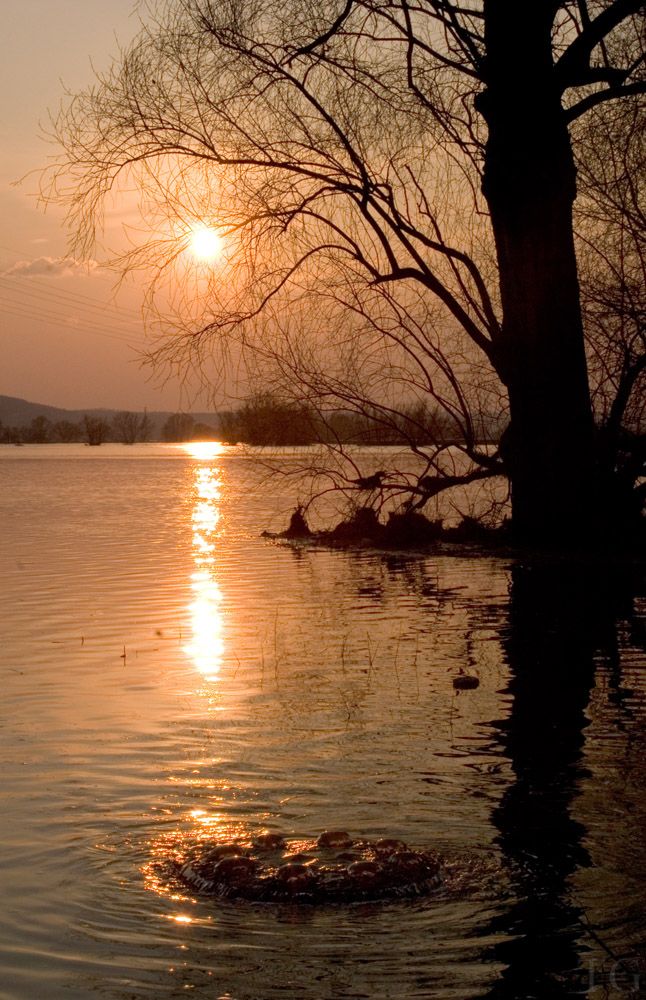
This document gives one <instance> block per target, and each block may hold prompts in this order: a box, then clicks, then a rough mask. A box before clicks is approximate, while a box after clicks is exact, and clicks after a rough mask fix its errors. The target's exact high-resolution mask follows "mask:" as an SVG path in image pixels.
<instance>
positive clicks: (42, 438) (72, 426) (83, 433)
mask: <svg viewBox="0 0 646 1000" xmlns="http://www.w3.org/2000/svg"><path fill="white" fill-rule="evenodd" d="M149 438H150V420H149V418H148V414H147V413H146V412H145V411H144V412H143V413H128V412H122V413H117V414H115V416H114V417H113V418H112V420H106V419H105V418H104V417H100V416H96V415H93V414H88V413H86V414H84V416H83V417H82V418H81V420H79V421H76V422H75V421H72V420H55V421H54V420H49V418H48V417H45V416H42V415H40V416H37V417H34V418H33V420H32V421H31V423H29V424H27V425H26V426H22V427H15V426H12V427H6V426H3V424H2V422H1V421H0V443H2V444H72V443H74V442H84V443H85V444H89V445H94V446H96V445H100V444H103V443H104V442H105V441H117V442H120V443H121V444H136V443H137V442H138V441H148V440H149Z"/></svg>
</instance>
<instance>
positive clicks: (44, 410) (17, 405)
mask: <svg viewBox="0 0 646 1000" xmlns="http://www.w3.org/2000/svg"><path fill="white" fill-rule="evenodd" d="M120 412H122V411H120V410H104V409H85V410H65V409H62V408H61V407H59V406H48V405H47V404H46V403H32V402H30V401H29V400H27V399H18V398H17V397H16V396H2V395H0V423H1V424H2V426H3V427H29V425H30V423H31V422H32V420H33V419H34V418H35V417H46V418H47V420H50V421H51V422H52V423H56V422H57V421H59V420H69V421H70V422H71V423H74V424H75V423H78V422H79V420H82V419H83V417H84V416H85V415H86V414H87V415H88V416H92V417H101V418H102V419H104V420H108V421H111V420H112V418H113V417H114V416H115V414H116V413H120ZM138 412H143V411H138ZM172 413H173V411H171V410H149V411H148V418H149V420H150V425H151V437H152V438H153V439H155V438H160V437H161V429H162V427H163V426H164V424H165V423H166V421H167V420H168V418H169V417H170V416H172ZM191 416H192V417H193V419H194V421H195V422H196V423H202V424H210V425H211V426H212V427H218V426H219V424H220V419H219V417H218V415H217V413H191Z"/></svg>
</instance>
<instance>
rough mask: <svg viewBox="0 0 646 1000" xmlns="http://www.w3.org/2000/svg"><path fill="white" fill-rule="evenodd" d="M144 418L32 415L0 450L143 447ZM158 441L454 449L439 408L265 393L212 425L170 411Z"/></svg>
mask: <svg viewBox="0 0 646 1000" xmlns="http://www.w3.org/2000/svg"><path fill="white" fill-rule="evenodd" d="M501 429H502V428H501V426H500V425H499V422H498V421H496V419H495V418H492V419H491V420H490V421H489V425H488V428H487V429H486V434H485V437H486V438H487V440H488V441H490V442H497V441H498V439H499V437H500V431H501ZM152 430H153V429H152V425H151V421H150V418H149V417H148V414H147V413H146V412H145V411H144V412H143V413H133V412H128V411H123V412H120V413H117V414H115V415H114V417H113V418H112V420H107V419H106V418H104V417H101V416H97V415H96V414H87V413H86V414H85V415H84V416H83V417H82V418H81V420H79V421H76V422H74V421H72V420H57V421H52V420H49V419H48V418H47V417H45V416H42V415H40V416H37V417H34V418H33V419H32V421H31V423H29V424H28V425H25V426H21V427H16V426H3V425H2V422H1V421H0V443H2V444H56V443H62V444H70V443H84V444H88V445H92V446H98V445H101V444H103V443H104V442H117V443H119V444H128V445H130V444H137V443H138V442H142V441H149V440H151V439H152V438H153V437H156V435H153V433H152ZM159 437H160V438H161V440H162V441H168V442H177V443H179V442H181V441H199V440H210V439H213V438H217V439H219V440H222V441H224V442H225V443H227V444H238V443H239V444H248V445H252V446H254V447H267V446H277V447H287V446H299V445H310V444H321V443H324V444H330V443H335V442H336V443H338V444H342V445H346V444H354V445H366V446H376V445H382V446H386V445H398V444H405V445H408V446H413V447H416V446H423V445H425V444H428V443H429V442H433V441H435V442H437V441H442V442H443V443H444V444H459V443H461V441H460V440H459V439H458V438H457V437H456V431H455V424H454V423H453V422H452V421H450V420H449V419H448V418H447V416H446V414H445V413H444V412H443V411H442V410H441V409H440V408H439V407H434V406H432V405H430V404H429V403H428V402H419V403H410V404H408V405H406V404H400V405H398V407H397V408H396V409H393V411H392V413H388V412H386V411H385V410H383V409H378V408H374V407H369V406H367V407H366V408H365V409H364V410H363V412H356V411H354V410H352V411H351V410H331V411H330V412H327V413H326V412H322V411H321V410H319V409H316V408H315V407H314V406H308V405H307V404H304V403H300V402H294V401H290V400H283V399H280V398H279V397H277V396H275V395H273V394H271V393H261V394H258V395H255V396H253V397H251V398H250V399H248V400H247V401H246V402H245V403H243V405H242V406H241V407H240V408H239V409H237V410H229V411H223V412H221V413H220V414H218V417H217V424H216V426H212V425H211V424H206V423H203V422H200V421H196V420H195V419H194V418H193V416H192V415H191V414H190V413H173V414H171V415H170V416H169V417H168V418H167V419H166V421H165V422H164V424H163V425H162V427H161V431H160V434H159Z"/></svg>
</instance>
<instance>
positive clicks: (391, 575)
mask: <svg viewBox="0 0 646 1000" xmlns="http://www.w3.org/2000/svg"><path fill="white" fill-rule="evenodd" d="M0 477H1V479H2V490H1V491H0V511H1V526H2V543H1V565H0V569H1V572H2V580H3V589H4V599H3V604H2V618H1V629H2V688H3V700H2V728H1V729H0V738H1V750H0V753H1V761H2V770H1V781H2V834H3V850H2V856H1V858H0V865H1V874H0V879H1V885H2V903H3V905H2V909H1V911H0V976H1V979H0V996H1V997H3V998H21V1000H22V998H41V997H42V998H59V997H60V998H63V997H65V998H70V997H89V996H93V995H95V994H98V995H99V996H104V997H108V998H115V1000H117V998H119V1000H121V998H123V1000H125V998H139V997H142V998H143V997H166V996H168V997H179V996H185V995H192V996H196V997H209V998H214V1000H217V998H227V1000H274V998H287V1000H291V998H294V1000H330V998H360V997H361V998H363V997H367V998H377V1000H381V998H393V1000H395V998H396V1000H409V998H410V1000H412V998H421V997H424V998H428V997H437V998H459V1000H468V998H476V997H501V998H503V997H504V998H510V1000H511V998H523V997H534V996H536V997H553V996H554V997H559V996H562V997H566V996H572V995H579V994H585V995H588V996H593V997H597V996H598V997H601V996H622V995H632V996H636V995H639V994H638V987H639V984H640V983H641V987H639V988H641V989H642V990H643V987H644V983H645V982H646V975H645V973H644V968H643V957H644V916H645V913H644V907H643V899H644V885H645V883H646V877H645V876H646V849H645V847H644V829H645V820H646V805H645V802H646V797H645V795H644V792H645V790H646V788H645V786H646V764H645V754H644V751H645V750H646V745H645V744H646V738H645V735H644V718H645V716H646V678H645V676H644V663H645V657H644V647H645V631H646V627H645V624H644V607H645V602H644V593H645V589H644V586H643V581H640V580H639V579H638V580H637V581H635V580H634V579H633V580H628V581H627V580H625V579H624V578H623V577H621V578H619V577H617V578H615V576H614V575H613V574H611V573H610V572H609V571H605V572H604V573H603V574H595V572H594V571H593V569H592V568H591V567H583V568H581V567H573V566H570V565H567V564H563V565H560V566H558V565H557V566H555V565H534V566H521V565H514V564H512V563H511V562H510V561H509V560H505V559H494V558H480V559H465V558H461V557H459V556H447V555H444V556H441V557H437V556H433V555H417V556H414V555H404V554H397V553H391V554H388V555H380V554H377V553H373V552H367V551H363V552H360V553H350V552H340V551H337V552H331V551H325V550H312V549H307V548H297V549H294V548H290V547H286V546H282V545H279V544H276V543H272V542H268V541H265V540H263V539H261V538H260V537H259V533H260V531H261V530H262V529H263V528H267V527H269V528H274V529H276V528H281V527H283V526H284V524H285V523H286V521H287V518H288V514H289V512H290V510H291V509H292V507H293V505H294V501H295V497H294V496H291V495H290V494H289V492H288V490H289V487H288V486H286V485H285V482H284V481H280V482H279V481H275V482H272V483H270V484H268V483H267V482H266V479H265V478H264V476H263V474H262V473H261V471H260V470H259V469H258V468H257V467H256V466H255V465H254V464H253V463H252V462H250V461H249V459H248V458H246V457H245V456H243V455H240V454H238V453H237V452H236V450H235V449H222V450H221V452H220V453H219V454H218V453H215V454H214V453H209V451H208V449H205V448H202V449H199V448H198V449H196V450H195V453H194V454H193V455H191V454H187V453H186V452H185V451H183V450H182V449H181V448H179V447H176V446H161V445H147V446H135V447H133V448H125V447H119V446H102V447H101V448H100V449H89V448H83V447H80V446H43V447H39V446H27V447H24V448H22V449H16V448H12V447H8V446H6V447H2V448H0ZM461 672H467V673H469V674H472V675H475V676H477V677H478V679H479V686H478V688H477V689H475V690H471V691H456V690H455V689H454V686H453V680H454V679H455V677H456V676H458V675H459V674H460V673H461ZM332 827H333V828H337V829H338V828H341V829H348V830H350V831H351V832H353V833H355V834H357V835H362V836H366V837H373V836H380V835H382V836H384V835H385V836H394V837H399V838H403V839H405V840H406V841H408V842H409V843H410V844H411V845H413V846H418V847H423V848H430V849H434V850H438V851H440V852H441V853H442V855H443V857H444V858H445V878H444V882H443V885H442V887H441V888H440V889H439V890H438V891H437V893H436V894H435V895H434V896H432V897H430V898H428V899H425V900H417V901H414V902H413V901H410V902H397V903H382V904H379V905H376V904H373V905H368V904H361V905H357V906H347V907H327V908H326V907H323V908H316V907H313V906H309V907H307V906H300V907H299V906H291V907H290V906H260V905H257V906H254V905H252V904H246V903H231V902H228V903H227V902H221V901H220V902H218V901H211V900H208V899H207V900H205V899H200V898H196V897H195V896H192V895H191V894H190V893H189V892H188V891H187V892H185V893H178V892H177V891H176V888H175V890H173V889H172V888H169V887H168V885H167V884H165V882H164V879H163V878H162V877H160V866H159V860H160V858H161V859H163V857H164V856H165V855H166V854H167V853H168V851H169V850H172V849H177V848H178V847H179V848H180V849H181V846H182V845H192V844H194V843H195V842H197V841H200V840H205V839H208V838H209V837H218V838H219V837H226V836H234V835H244V836H246V835H250V834H253V833H254V832H257V831H259V830H262V829H270V830H281V831H284V832H285V833H287V834H288V835H289V836H294V837H300V836H304V837H305V836H307V837H310V836H316V835H317V834H318V833H319V832H320V831H321V830H323V829H325V828H332ZM640 976H641V979H640V978H639V977H640Z"/></svg>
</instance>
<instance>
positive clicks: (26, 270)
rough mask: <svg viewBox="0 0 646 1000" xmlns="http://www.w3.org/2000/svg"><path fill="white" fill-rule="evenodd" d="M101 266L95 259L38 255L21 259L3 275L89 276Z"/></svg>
mask: <svg viewBox="0 0 646 1000" xmlns="http://www.w3.org/2000/svg"><path fill="white" fill-rule="evenodd" d="M98 267H100V264H98V263H97V262H96V261H95V260H87V261H80V260H74V258H73V257H36V258H35V259H34V260H19V261H17V262H16V263H15V264H13V265H12V267H10V268H9V269H8V270H7V271H3V272H2V277H4V278H6V277H8V276H9V275H25V276H27V277H29V276H31V275H41V276H44V277H47V278H71V277H74V276H76V275H84V276H87V275H89V274H92V273H93V272H94V271H96V269H97V268H98Z"/></svg>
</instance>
